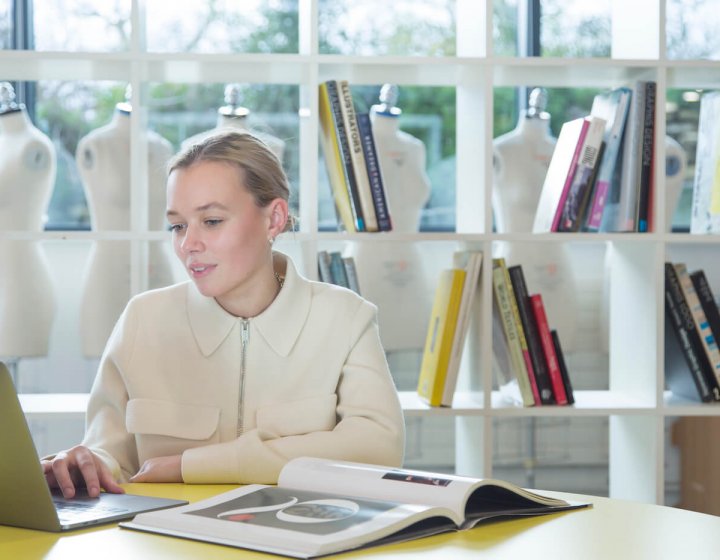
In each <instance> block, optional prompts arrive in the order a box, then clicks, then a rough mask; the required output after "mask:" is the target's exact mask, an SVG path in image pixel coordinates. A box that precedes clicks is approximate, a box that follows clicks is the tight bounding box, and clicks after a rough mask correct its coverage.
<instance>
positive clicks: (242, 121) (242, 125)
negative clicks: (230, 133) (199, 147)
mask: <svg viewBox="0 0 720 560" xmlns="http://www.w3.org/2000/svg"><path fill="white" fill-rule="evenodd" d="M217 128H235V129H239V130H247V117H245V116H241V117H235V116H230V115H223V114H222V113H218V119H217Z"/></svg>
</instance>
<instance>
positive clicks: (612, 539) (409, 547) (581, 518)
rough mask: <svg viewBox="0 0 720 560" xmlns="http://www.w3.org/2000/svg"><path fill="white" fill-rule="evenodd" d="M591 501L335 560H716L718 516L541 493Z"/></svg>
mask: <svg viewBox="0 0 720 560" xmlns="http://www.w3.org/2000/svg"><path fill="white" fill-rule="evenodd" d="M125 488H126V490H127V491H128V492H131V493H134V494H145V495H148V496H162V497H173V498H180V499H185V500H188V501H190V502H193V501H197V500H199V499H202V498H207V497H210V496H212V495H215V494H217V493H219V492H224V491H227V490H230V489H232V488H234V486H229V485H197V486H196V485H184V484H127V485H125ZM545 493H546V494H549V495H552V496H556V497H559V498H563V499H570V500H580V501H589V502H592V503H593V507H592V508H591V509H586V510H577V511H570V512H564V513H558V514H553V515H548V516H542V517H533V518H528V519H519V520H511V521H502V522H495V523H486V524H484V525H480V526H478V527H476V528H474V529H471V530H469V531H462V532H457V533H447V534H443V535H436V536H433V537H427V538H424V539H418V540H414V541H411V542H407V543H397V544H392V545H386V546H382V547H375V548H367V549H364V550H357V551H353V552H347V553H343V554H340V555H336V557H342V558H347V559H351V558H372V559H379V558H384V559H401V558H402V559H412V560H416V559H420V560H422V559H442V560H445V559H447V560H464V559H468V560H469V559H471V558H472V559H473V560H476V559H482V560H495V559H503V560H508V559H510V560H512V559H515V558H527V559H531V558H532V559H542V558H548V559H552V560H566V559H567V560H570V559H572V560H620V559H623V558H628V559H633V560H644V559H647V560H650V559H652V560H661V559H668V560H678V559H680V560H711V559H712V560H717V559H718V558H720V517H716V516H712V515H705V514H701V513H695V512H690V511H685V510H680V509H675V508H671V507H665V506H656V505H648V504H641V503H636V502H629V501H623V500H613V499H608V498H600V497H595V496H582V495H578V494H565V493H560V492H545ZM39 558H47V559H73V560H76V559H77V560H80V559H82V560H85V559H87V558H95V559H97V560H112V559H116V558H118V559H119V558H122V559H123V560H139V559H145V558H152V559H153V560H154V559H165V558H168V559H169V558H172V559H184V558H188V559H190V558H192V559H202V560H212V559H242V560H246V559H258V560H259V559H263V560H269V559H270V558H273V556H272V555H268V554H265V553H259V552H253V551H247V550H242V549H236V548H230V547H224V546H219V545H213V544H207V543H201V542H195V541H190V540H185V539H178V538H173V537H166V536H162V535H153V534H147V533H140V532H136V531H130V530H127V529H120V528H119V527H118V526H117V525H116V524H112V525H105V526H102V527H96V528H93V529H85V530H81V531H72V532H68V533H62V534H59V533H44V532H40V531H32V530H28V529H16V528H13V527H0V559H2V560H16V559H17V560H33V559H39Z"/></svg>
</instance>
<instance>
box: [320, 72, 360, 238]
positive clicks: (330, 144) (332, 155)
mask: <svg viewBox="0 0 720 560" xmlns="http://www.w3.org/2000/svg"><path fill="white" fill-rule="evenodd" d="M318 101H319V105H320V107H319V109H320V111H319V115H320V144H321V145H322V149H323V154H324V156H325V167H326V169H327V172H328V179H329V181H330V189H331V190H332V194H333V198H334V199H335V207H336V208H337V211H338V216H339V218H340V221H341V222H342V225H343V226H344V227H345V231H350V232H353V231H357V228H356V227H355V220H354V218H353V212H352V207H351V202H350V194H349V191H348V185H347V182H346V180H345V171H344V168H343V160H342V156H341V155H340V145H339V144H338V139H337V134H336V131H335V123H334V121H333V114H332V107H331V105H330V97H329V96H328V91H327V85H326V84H325V83H322V84H320V87H319V98H318Z"/></svg>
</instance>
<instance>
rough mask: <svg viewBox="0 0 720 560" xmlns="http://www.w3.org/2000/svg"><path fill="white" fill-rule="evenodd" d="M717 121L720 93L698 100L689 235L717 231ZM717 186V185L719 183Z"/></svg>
mask: <svg viewBox="0 0 720 560" xmlns="http://www.w3.org/2000/svg"><path fill="white" fill-rule="evenodd" d="M718 119H720V91H714V92H707V93H705V94H703V96H702V98H701V99H700V117H699V119H698V138H697V149H696V151H695V174H694V177H693V191H692V193H693V196H692V213H691V216H690V233H718V231H720V228H716V226H717V225H718V224H717V223H716V222H717V218H714V217H713V210H712V208H713V202H716V201H717V199H718V192H717V191H720V189H718V188H714V185H715V183H716V175H717V167H718V161H720V138H718V136H719V135H718V126H717V123H718ZM717 183H718V185H720V180H718V181H717Z"/></svg>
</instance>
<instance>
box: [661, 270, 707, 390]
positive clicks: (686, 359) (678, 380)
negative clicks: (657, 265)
mask: <svg viewBox="0 0 720 560" xmlns="http://www.w3.org/2000/svg"><path fill="white" fill-rule="evenodd" d="M718 336H720V313H718V308H717V304H716V303H715V297H714V296H713V292H712V289H711V288H710V284H709V283H708V281H707V277H706V276H705V272H704V271H703V270H696V271H694V272H692V273H691V272H689V271H688V268H687V265H686V264H685V263H672V262H666V263H665V381H666V384H667V387H668V388H669V389H670V390H671V391H672V392H673V393H674V394H675V395H678V396H681V397H685V398H688V399H691V400H695V401H696V400H698V399H699V400H701V401H703V402H713V401H720V350H719V349H718V344H717V337H718Z"/></svg>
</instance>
